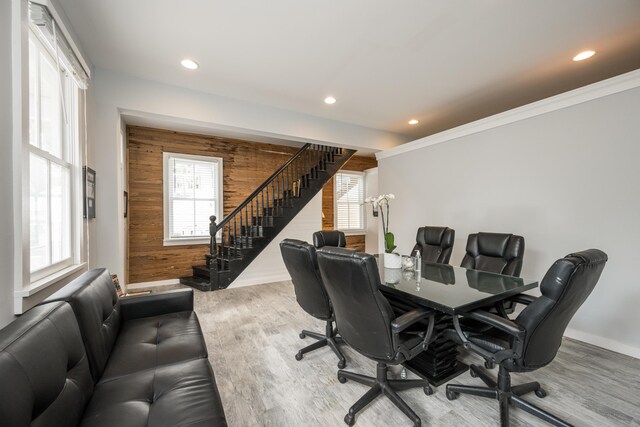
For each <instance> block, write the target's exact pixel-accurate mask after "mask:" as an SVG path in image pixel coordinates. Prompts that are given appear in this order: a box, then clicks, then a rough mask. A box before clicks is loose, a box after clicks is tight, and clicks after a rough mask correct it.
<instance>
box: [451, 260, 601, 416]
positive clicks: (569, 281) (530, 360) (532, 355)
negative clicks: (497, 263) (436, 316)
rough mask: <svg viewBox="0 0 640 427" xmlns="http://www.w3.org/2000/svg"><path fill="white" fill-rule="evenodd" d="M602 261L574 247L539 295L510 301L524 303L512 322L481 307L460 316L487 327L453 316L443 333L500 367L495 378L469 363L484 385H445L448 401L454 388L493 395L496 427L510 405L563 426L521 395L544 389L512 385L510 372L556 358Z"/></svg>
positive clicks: (454, 394)
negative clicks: (468, 325)
mask: <svg viewBox="0 0 640 427" xmlns="http://www.w3.org/2000/svg"><path fill="white" fill-rule="evenodd" d="M606 262H607V255H606V254H605V253H604V252H602V251H600V250H598V249H589V250H586V251H583V252H577V253H574V254H570V255H567V256H566V257H564V258H562V259H560V260H558V261H556V262H555V263H554V264H553V265H552V266H551V268H550V269H549V271H548V272H547V274H546V275H545V276H544V278H543V279H542V282H541V284H540V290H541V292H542V296H540V297H538V298H535V297H532V296H530V295H517V296H515V297H513V300H514V301H515V302H518V303H522V304H526V305H527V307H526V308H525V309H524V310H523V311H522V312H521V313H520V315H519V316H518V317H517V318H516V320H515V321H511V320H509V319H505V318H503V317H500V316H497V315H494V314H491V313H489V312H486V311H474V312H471V313H468V314H466V315H465V317H470V318H472V319H474V320H476V321H479V322H482V323H485V324H486V325H489V326H490V327H491V328H490V329H489V330H488V331H485V332H482V333H474V332H469V331H465V330H464V326H462V327H461V326H460V323H459V322H458V321H457V318H454V326H455V329H448V330H446V331H445V332H444V334H445V336H446V337H447V338H449V339H452V340H455V341H457V342H459V343H460V344H462V345H464V347H465V348H468V349H470V350H471V351H473V352H475V353H477V354H479V355H480V356H482V357H483V358H484V359H485V360H487V361H489V362H491V363H496V364H499V365H500V370H499V372H498V380H497V382H496V381H495V380H494V379H492V378H490V377H489V375H488V374H487V373H486V372H485V371H484V370H482V369H481V368H479V367H477V366H475V365H471V371H470V373H471V376H472V377H479V378H480V379H481V380H482V381H483V382H484V383H485V384H486V385H487V387H475V386H464V385H453V384H449V385H447V398H448V399H449V400H453V399H455V398H456V397H457V396H458V394H459V393H466V394H472V395H475V396H480V397H488V398H492V399H497V400H498V401H499V402H500V425H501V426H508V425H509V405H510V404H513V405H515V406H517V407H518V408H521V409H523V410H525V411H527V412H529V413H530V414H533V415H535V416H536V417H539V418H542V419H543V420H545V421H547V422H549V423H551V424H553V425H556V426H568V425H569V424H568V423H566V422H564V421H562V420H561V419H559V418H557V417H555V416H554V415H551V414H550V413H548V412H546V411H544V410H543V409H540V408H538V407H537V406H535V405H533V404H531V403H529V402H527V401H525V400H523V399H522V398H521V397H520V396H522V395H523V394H525V393H530V392H532V391H533V392H535V393H536V395H537V396H538V397H544V396H545V395H546V392H545V391H544V390H543V389H542V388H541V386H540V384H539V383H538V382H531V383H527V384H521V385H514V386H512V385H511V373H512V372H529V371H535V370H536V369H539V368H541V367H543V366H545V365H547V364H549V363H550V362H551V361H552V360H553V359H554V358H555V356H556V353H557V352H558V349H559V348H560V344H562V336H563V335H564V331H565V329H566V328H567V325H568V324H569V321H570V320H571V318H572V317H573V315H574V314H575V312H576V311H577V310H578V308H580V306H581V305H582V303H583V302H584V301H585V300H586V299H587V297H588V296H589V294H590V293H591V291H592V290H593V288H594V287H595V285H596V283H597V282H598V279H599V278H600V274H601V273H602V270H603V269H604V266H605V263H606Z"/></svg>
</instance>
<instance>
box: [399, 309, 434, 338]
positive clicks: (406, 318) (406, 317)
mask: <svg viewBox="0 0 640 427" xmlns="http://www.w3.org/2000/svg"><path fill="white" fill-rule="evenodd" d="M433 314H434V311H433V310H429V309H427V308H422V307H418V308H415V309H413V310H411V311H407V312H406V313H404V314H403V315H401V316H400V317H396V318H395V319H394V320H393V322H391V332H393V333H394V334H399V333H400V332H402V331H404V330H405V329H407V328H408V327H409V326H411V325H413V324H414V323H416V322H419V321H420V320H424V319H426V318H427V317H429V316H432V315H433Z"/></svg>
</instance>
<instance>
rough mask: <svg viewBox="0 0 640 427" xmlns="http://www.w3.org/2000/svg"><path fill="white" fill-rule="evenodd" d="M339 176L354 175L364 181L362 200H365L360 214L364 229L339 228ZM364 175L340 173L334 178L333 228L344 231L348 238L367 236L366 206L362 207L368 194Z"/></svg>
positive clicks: (349, 172)
mask: <svg viewBox="0 0 640 427" xmlns="http://www.w3.org/2000/svg"><path fill="white" fill-rule="evenodd" d="M338 175H352V176H358V177H360V179H362V199H363V200H362V201H361V203H360V212H361V215H362V228H358V229H356V228H338V185H337V177H338ZM364 175H365V174H364V172H357V171H340V172H338V173H336V174H335V176H334V178H333V228H334V229H335V230H340V231H342V232H343V233H344V234H345V235H347V236H356V235H362V234H366V232H367V216H366V215H365V212H364V206H363V205H362V202H364V195H365V194H366V192H367V189H366V182H365V179H364Z"/></svg>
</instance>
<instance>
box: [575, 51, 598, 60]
mask: <svg viewBox="0 0 640 427" xmlns="http://www.w3.org/2000/svg"><path fill="white" fill-rule="evenodd" d="M595 54H596V52H595V51H593V50H585V51H584V52H580V53H579V54H577V55H576V56H574V57H573V60H574V61H583V60H585V59H589V58H591V57H592V56H593V55H595Z"/></svg>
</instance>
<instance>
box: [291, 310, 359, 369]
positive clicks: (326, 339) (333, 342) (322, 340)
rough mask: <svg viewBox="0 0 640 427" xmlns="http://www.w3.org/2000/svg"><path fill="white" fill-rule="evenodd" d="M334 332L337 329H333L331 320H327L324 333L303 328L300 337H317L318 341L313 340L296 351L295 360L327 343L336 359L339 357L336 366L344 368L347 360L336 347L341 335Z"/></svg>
mask: <svg viewBox="0 0 640 427" xmlns="http://www.w3.org/2000/svg"><path fill="white" fill-rule="evenodd" d="M336 334H337V331H336V330H334V329H333V321H332V320H327V327H326V332H325V334H324V335H322V334H319V333H317V332H311V331H306V330H303V331H302V332H300V338H301V339H305V338H306V337H308V336H309V337H311V338H315V339H317V340H318V342H314V343H313V344H311V345H309V346H307V347H305V348H303V349H301V350H300V351H298V353H297V354H296V360H302V356H303V355H304V354H305V353H309V352H310V351H313V350H316V349H319V348H322V347H324V346H326V345H328V346H329V347H331V350H333V352H334V353H335V354H336V356H338V359H339V362H338V368H339V369H343V368H345V367H346V366H347V360H346V359H345V358H344V355H343V354H342V352H341V351H340V349H339V348H338V344H342V343H343V341H342V337H338V336H336Z"/></svg>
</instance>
